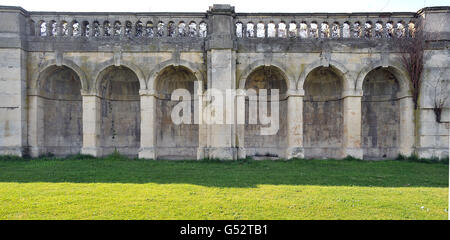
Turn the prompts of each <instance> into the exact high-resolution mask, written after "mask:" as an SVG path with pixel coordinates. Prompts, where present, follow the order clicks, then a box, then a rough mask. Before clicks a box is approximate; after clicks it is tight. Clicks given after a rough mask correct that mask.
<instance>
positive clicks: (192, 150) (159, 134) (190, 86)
mask: <svg viewBox="0 0 450 240" xmlns="http://www.w3.org/2000/svg"><path fill="white" fill-rule="evenodd" d="M195 81H197V78H196V77H195V75H194V73H193V72H192V71H191V70H189V69H188V68H186V67H184V66H173V65H171V66H168V67H166V68H164V69H163V70H162V71H160V72H159V74H158V76H157V77H156V80H155V82H156V86H155V89H156V92H157V99H156V118H155V119H156V124H155V126H156V129H158V130H157V131H156V146H157V149H158V158H160V159H189V158H190V159H196V158H197V148H198V146H199V126H198V124H194V82H195ZM175 89H186V90H188V91H189V93H190V94H191V124H184V123H181V124H178V125H177V124H175V123H174V122H173V121H172V117H171V113H172V110H173V108H174V106H176V105H177V104H178V103H180V101H172V100H171V94H172V92H173V91H174V90H175Z"/></svg>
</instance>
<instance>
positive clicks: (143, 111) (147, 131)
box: [0, 4, 450, 159]
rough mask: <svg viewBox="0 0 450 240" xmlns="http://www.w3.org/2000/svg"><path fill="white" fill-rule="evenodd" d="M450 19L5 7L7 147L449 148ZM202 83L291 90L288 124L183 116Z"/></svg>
mask: <svg viewBox="0 0 450 240" xmlns="http://www.w3.org/2000/svg"><path fill="white" fill-rule="evenodd" d="M449 16H450V8H449V7H432V8H424V9H422V10H420V11H418V12H417V13H345V14H341V13H330V14H323V13H313V14H306V13H294V14H284V13H277V14H271V13H263V14H260V13H236V12H235V10H234V7H232V6H230V5H226V4H225V5H214V6H212V7H211V8H210V9H209V10H208V11H206V12H204V13H107V14H106V13H68V12H64V13H42V12H27V11H26V10H24V9H22V8H18V7H7V6H0V20H1V21H0V154H13V155H32V156H39V155H41V154H46V153H52V154H56V155H68V154H74V153H79V152H81V153H84V154H92V155H94V156H102V155H105V154H109V153H111V152H113V151H114V150H118V151H119V152H121V153H123V154H126V155H130V156H139V157H140V158H146V159H158V158H165V159H202V158H221V159H237V158H245V157H255V158H258V159H261V158H270V159H273V158H295V157H300V158H302V157H306V158H327V157H333V158H342V157H346V156H347V155H350V156H353V157H358V158H366V159H385V158H393V157H396V156H397V155H398V154H404V155H410V154H412V153H416V154H418V155H419V156H420V157H432V156H436V157H444V156H448V150H449V125H450V122H449V121H450V99H448V100H447V102H446V104H445V105H444V106H443V110H442V118H441V122H440V123H438V122H436V118H435V114H434V111H433V108H434V106H435V103H436V100H439V98H437V97H436V96H444V97H446V96H447V97H448V95H450V94H449V92H450V83H449V82H450V79H449V78H448V76H450V67H449V66H450V65H449V61H450V51H449V50H448V49H449V46H450V45H449V44H450V42H449V39H450V38H449V37H450V30H449V26H450V23H449V19H450V18H449ZM419 19H424V20H423V21H424V24H425V31H426V32H427V38H428V39H429V40H433V41H430V42H429V43H430V44H428V45H427V48H426V50H425V55H424V60H425V63H424V73H423V80H422V87H421V92H420V98H419V109H417V110H416V109H414V105H413V101H412V95H411V91H410V90H411V89H410V87H411V86H410V83H409V77H408V74H407V71H405V69H404V68H403V67H402V64H401V61H400V57H401V51H402V49H399V48H398V47H397V45H396V39H397V37H396V36H401V37H408V36H410V35H411V31H410V29H409V26H408V25H407V23H409V22H413V23H418V22H419V21H418V20H419ZM116 21H117V22H120V25H117V28H114V23H115V22H116ZM127 21H129V23H128V22H127ZM291 21H294V22H296V25H295V27H296V28H295V31H290V30H289V29H290V27H289V25H290V24H289V23H290V22H291ZM367 21H370V23H371V24H372V25H371V26H372V27H371V28H365V26H366V25H365V24H364V23H366V22H367ZM391 21H392V22H393V23H399V22H403V23H404V24H405V25H404V26H403V27H404V28H403V29H404V30H402V28H401V25H397V24H394V26H393V28H392V32H389V31H388V26H389V25H387V24H388V23H389V22H391ZM302 22H305V23H306V24H307V25H302V24H301V23H302ZM346 22H349V23H350V28H346V27H345V24H344V23H346ZM358 22H359V23H361V24H360V28H359V29H358V28H354V27H355V26H357V25H354V23H358ZM377 22H381V23H382V24H383V25H382V28H381V29H382V30H381V32H380V31H379V30H377V28H376V24H374V23H377ZM65 23H67V24H65ZM86 23H87V24H88V25H86ZM108 23H109V24H110V26H111V28H109V29H108ZM130 23H131V24H130ZM261 23H262V24H261ZM272 23H274V24H276V25H271V24H272ZM282 23H284V24H285V28H283V25H282ZM315 23H317V24H316V27H314V24H315ZM322 23H323V25H322ZM76 24H78V25H76ZM239 24H241V25H240V28H237V26H238V25H239ZM130 26H131V27H130ZM138 26H141V27H138ZM327 26H328V27H327ZM399 26H400V27H399ZM270 29H272V30H270ZM239 31H241V32H239ZM271 31H272V32H271ZM273 31H275V32H273ZM194 81H200V82H202V84H200V85H201V86H200V89H202V90H207V89H213V88H214V89H218V90H219V91H221V92H223V94H224V95H225V91H226V90H227V89H240V90H244V89H280V93H282V95H281V96H280V112H279V113H280V116H279V119H280V129H279V131H278V132H277V134H275V135H272V136H261V135H260V134H259V133H258V132H259V130H260V129H261V127H262V125H261V124H256V125H252V124H248V123H247V124H239V123H238V121H237V118H235V113H236V111H235V109H225V111H223V117H224V119H226V117H227V116H230V117H231V118H232V119H235V120H233V122H232V123H228V124H223V125H221V124H215V125H206V124H202V125H187V124H181V125H175V124H173V123H172V121H171V119H170V114H171V111H172V109H173V107H174V106H175V105H176V104H177V103H178V101H171V100H170V93H171V92H172V91H173V90H174V89H177V88H185V89H187V90H188V91H189V92H190V93H193V92H194V91H196V90H198V89H194V85H193V83H194ZM201 94H202V92H201V91H200V95H201ZM245 99H246V97H245V95H244V94H242V93H239V94H238V95H237V97H236V99H235V100H236V101H235V102H233V105H235V106H237V107H246V110H245V111H246V114H245V117H246V118H247V120H248V118H249V115H250V114H256V113H253V112H252V113H251V112H249V110H248V98H247V101H245ZM205 105H206V102H203V106H202V110H203V108H204V107H205ZM194 106H195V99H192V103H191V111H192V112H191V113H193V115H192V117H194V114H199V113H195V112H194ZM269 109H270V107H269ZM214 114H215V113H214ZM214 114H213V113H211V115H210V116H204V117H205V118H207V119H208V118H212V117H213V115H214ZM196 116H197V117H199V116H200V115H196Z"/></svg>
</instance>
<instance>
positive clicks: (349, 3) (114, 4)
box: [0, 0, 450, 13]
mask: <svg viewBox="0 0 450 240" xmlns="http://www.w3.org/2000/svg"><path fill="white" fill-rule="evenodd" d="M214 3H216V4H217V3H222V4H223V3H225V4H231V5H233V6H235V11H236V12H288V13H292V12H306V13H307V12H416V11H418V10H419V9H421V8H423V7H425V6H427V7H428V6H450V0H313V1H311V0H308V1H305V0H270V1H269V0H259V1H256V0H251V1H250V0H240V1H238V0H220V1H218V0H176V1H174V0H125V1H117V0H109V1H106V0H72V1H68V0H64V1H61V0H26V1H25V0H0V5H6V6H21V7H22V8H24V9H25V10H28V11H65V12H205V11H206V10H208V7H209V6H212V4H214Z"/></svg>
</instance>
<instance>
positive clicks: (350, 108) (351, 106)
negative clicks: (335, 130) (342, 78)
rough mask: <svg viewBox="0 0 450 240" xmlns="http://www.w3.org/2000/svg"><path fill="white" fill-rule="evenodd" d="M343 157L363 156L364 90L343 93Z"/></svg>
mask: <svg viewBox="0 0 450 240" xmlns="http://www.w3.org/2000/svg"><path fill="white" fill-rule="evenodd" d="M342 97H343V101H344V102H343V118H344V126H343V141H342V155H341V157H342V158H345V157H347V156H351V157H354V158H360V159H362V158H363V149H362V148H361V99H362V91H345V92H344V94H343V96H342Z"/></svg>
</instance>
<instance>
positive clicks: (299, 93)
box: [286, 89, 305, 97]
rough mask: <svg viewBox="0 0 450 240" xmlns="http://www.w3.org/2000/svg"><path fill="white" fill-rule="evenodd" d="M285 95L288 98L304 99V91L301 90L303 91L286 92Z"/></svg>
mask: <svg viewBox="0 0 450 240" xmlns="http://www.w3.org/2000/svg"><path fill="white" fill-rule="evenodd" d="M286 95H287V96H288V97H304V96H305V90H303V89H295V90H288V91H287V92H286Z"/></svg>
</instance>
